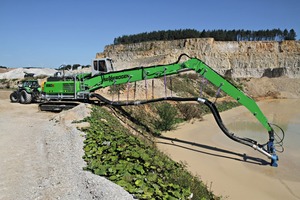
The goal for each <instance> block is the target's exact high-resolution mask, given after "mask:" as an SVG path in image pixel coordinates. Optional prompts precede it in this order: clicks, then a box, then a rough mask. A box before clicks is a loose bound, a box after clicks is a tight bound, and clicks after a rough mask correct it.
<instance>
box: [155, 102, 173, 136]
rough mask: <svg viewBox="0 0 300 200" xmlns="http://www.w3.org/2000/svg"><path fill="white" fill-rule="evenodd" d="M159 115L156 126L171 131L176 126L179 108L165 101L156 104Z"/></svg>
mask: <svg viewBox="0 0 300 200" xmlns="http://www.w3.org/2000/svg"><path fill="white" fill-rule="evenodd" d="M156 111H157V114H158V116H159V118H158V119H155V120H154V126H155V127H156V129H158V130H160V131H169V130H173V129H174V128H175V124H176V121H177V119H176V116H177V110H176V109H175V108H174V107H173V106H172V105H171V104H169V103H166V102H163V103H161V104H158V105H157V106H156Z"/></svg>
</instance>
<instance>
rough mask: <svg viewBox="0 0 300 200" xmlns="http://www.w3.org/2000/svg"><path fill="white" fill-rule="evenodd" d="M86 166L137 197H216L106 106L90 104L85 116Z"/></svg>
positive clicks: (182, 166)
mask: <svg viewBox="0 0 300 200" xmlns="http://www.w3.org/2000/svg"><path fill="white" fill-rule="evenodd" d="M86 120H87V121H88V122H89V123H90V127H89V128H87V129H86V130H85V131H86V140H85V142H84V143H85V146H84V150H85V156H84V160H85V161H86V162H87V167H86V170H89V171H91V172H93V173H95V174H97V175H100V176H105V177H107V178H108V179H109V180H111V181H113V182H115V183H117V184H118V185H120V186H122V187H123V188H124V189H125V190H127V191H128V192H130V193H131V194H133V195H134V196H135V197H136V198H138V199H187V197H188V196H189V195H190V194H191V193H193V196H194V197H193V199H218V198H217V197H215V196H214V195H213V194H212V192H210V191H208V189H207V186H206V185H204V184H203V183H202V182H201V180H200V178H199V177H195V176H192V175H191V174H190V173H189V172H188V171H187V170H186V169H185V166H184V165H183V164H181V163H177V162H174V161H172V160H171V159H170V158H168V157H167V156H166V155H164V154H163V153H161V152H160V151H158V150H157V149H156V148H155V146H153V145H152V144H150V143H149V142H147V141H145V140H143V139H141V138H139V137H137V136H133V135H132V134H131V133H130V132H129V130H128V129H126V128H124V127H123V126H122V125H121V124H120V122H119V121H118V120H117V119H116V118H114V117H113V116H112V115H111V114H110V113H109V112H108V111H107V110H106V109H105V108H103V107H93V111H92V113H91V117H89V118H87V119H86Z"/></svg>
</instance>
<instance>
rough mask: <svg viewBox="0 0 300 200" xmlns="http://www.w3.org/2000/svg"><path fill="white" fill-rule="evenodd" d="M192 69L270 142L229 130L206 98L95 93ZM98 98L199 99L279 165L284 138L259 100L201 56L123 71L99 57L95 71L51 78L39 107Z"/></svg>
mask: <svg viewBox="0 0 300 200" xmlns="http://www.w3.org/2000/svg"><path fill="white" fill-rule="evenodd" d="M183 56H186V57H187V59H186V60H185V61H183V62H181V61H180V60H181V58H182V57H183ZM190 70H193V71H195V72H196V73H198V74H199V75H200V76H202V77H204V78H205V79H207V80H208V81H210V82H211V83H212V84H214V85H215V86H216V87H217V88H218V90H222V91H224V92H225V93H226V94H228V95H229V96H231V97H232V98H234V99H235V100H236V101H238V102H239V103H240V104H242V105H243V106H245V107H246V108H247V109H248V110H249V111H250V112H251V113H252V114H253V115H254V116H255V117H256V119H257V120H258V121H259V122H260V123H261V124H262V126H263V127H264V128H265V130H266V131H267V132H268V141H267V142H266V143H264V144H259V143H258V142H257V141H255V140H253V139H250V138H242V137H238V136H236V135H235V134H234V133H231V132H229V130H228V129H227V128H226V127H225V125H224V123H223V121H222V119H221V116H220V114H219V112H218V110H217V108H216V106H215V104H214V103H213V102H211V101H210V100H208V99H206V98H202V97H193V98H181V97H167V96H165V97H163V98H157V99H150V100H148V99H146V100H139V101H137V100H134V101H128V100H127V101H113V100H112V101H111V100H109V99H107V98H105V97H104V96H102V95H100V94H97V93H95V91H96V90H98V89H100V88H105V87H108V86H114V85H120V84H129V83H131V82H136V81H141V80H144V81H147V80H149V79H155V78H160V77H164V80H165V81H166V77H167V76H170V75H174V74H179V73H182V72H186V71H190ZM165 83H166V82H165ZM95 98H96V99H98V100H100V101H101V102H104V103H106V104H110V105H112V106H130V105H141V104H146V103H152V102H158V101H165V100H169V101H195V102H199V103H203V104H205V105H206V106H208V107H209V109H210V110H211V112H212V114H213V116H214V118H215V120H216V122H217V124H218V126H219V127H220V129H221V130H222V131H223V132H224V134H225V135H226V136H228V137H229V138H230V139H232V140H234V141H236V142H238V143H241V144H243V145H246V146H249V147H252V148H253V149H255V150H257V151H259V152H260V153H262V154H264V155H265V156H267V157H268V158H269V159H271V162H270V164H271V166H274V167H276V166H277V165H278V164H277V161H278V156H277V154H276V148H275V146H276V145H277V144H280V145H282V140H283V138H282V139H280V141H276V139H277V136H278V135H277V134H276V133H275V132H274V129H273V126H272V125H271V124H270V123H269V122H268V120H267V118H266V117H265V115H264V114H263V113H262V111H261V110H260V108H259V107H258V105H257V104H256V102H255V101H254V100H253V99H252V98H250V97H249V96H247V95H246V94H245V93H244V92H242V91H241V90H240V89H238V88H236V87H235V86H234V85H233V84H232V83H230V82H229V81H227V80H226V79H225V78H223V77H222V76H221V75H220V74H218V73H217V72H216V71H214V70H213V69H212V68H210V67H209V66H208V65H206V64H205V63H204V62H203V61H201V60H199V59H197V58H191V57H189V56H188V55H186V54H182V55H180V57H179V58H178V60H177V61H176V62H175V63H172V64H166V65H156V66H149V67H135V68H129V69H124V70H119V71H115V70H114V68H113V64H112V60H111V59H109V58H103V59H96V60H93V63H92V72H91V73H82V74H78V75H75V76H73V77H49V78H48V80H47V81H46V82H45V83H44V84H43V86H42V96H41V99H42V100H43V101H44V103H41V104H40V105H39V107H40V110H48V111H60V110H62V109H68V108H71V107H74V106H76V105H77V104H76V103H75V102H76V101H85V102H90V101H91V99H95ZM276 127H277V126H276ZM279 129H280V130H281V131H282V135H283V136H284V132H283V130H282V129H281V128H279ZM275 136H276V138H275Z"/></svg>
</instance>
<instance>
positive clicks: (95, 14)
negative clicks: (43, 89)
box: [0, 0, 300, 68]
mask: <svg viewBox="0 0 300 200" xmlns="http://www.w3.org/2000/svg"><path fill="white" fill-rule="evenodd" d="M299 11H300V1H299V0H285V1H282V0H280V1H279V0H251V1H243V0H205V1H202V0H186V1H183V0H181V1H180V0H0V65H2V66H7V67H24V66H32V67H53V68H56V67H58V66H60V65H61V64H77V63H78V64H83V65H86V64H90V63H91V60H92V59H93V58H94V57H95V55H96V53H97V52H101V51H103V50H104V47H105V46H106V45H109V44H112V43H113V40H114V38H116V37H119V36H122V35H129V34H136V33H141V32H150V31H157V30H174V29H187V28H191V29H197V30H201V31H202V30H203V29H206V30H213V29H227V30H231V29H248V30H259V29H273V28H280V29H282V30H283V29H285V28H287V29H288V30H289V29H291V28H293V29H294V30H295V31H296V33H297V39H299V38H300V37H299V36H300V14H299V13H300V12H299Z"/></svg>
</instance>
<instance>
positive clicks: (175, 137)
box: [157, 99, 300, 200]
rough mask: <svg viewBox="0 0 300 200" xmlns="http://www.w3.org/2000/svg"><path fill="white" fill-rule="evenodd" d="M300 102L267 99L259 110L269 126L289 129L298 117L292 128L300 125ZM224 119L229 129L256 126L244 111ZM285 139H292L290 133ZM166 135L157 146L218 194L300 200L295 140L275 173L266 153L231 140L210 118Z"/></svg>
mask: <svg viewBox="0 0 300 200" xmlns="http://www.w3.org/2000/svg"><path fill="white" fill-rule="evenodd" d="M299 103H300V100H299V99H293V100H268V101H264V102H260V103H259V106H260V107H261V109H262V110H263V112H264V113H265V114H266V116H267V118H268V119H269V120H270V121H277V122H278V121H279V122H281V123H283V124H284V123H286V122H287V120H288V119H292V118H293V117H294V119H293V120H296V121H294V122H293V123H295V124H300V115H299V113H300V107H299ZM221 116H222V118H223V121H224V122H225V124H228V122H229V124H230V123H231V125H230V126H229V127H232V124H235V123H236V124H238V123H239V121H242V120H246V122H247V123H252V122H253V121H256V119H255V118H254V117H253V116H251V114H250V113H249V112H248V111H247V110H246V109H245V108H244V107H238V108H235V109H232V110H229V111H226V112H223V113H222V114H221ZM247 120H249V121H247ZM258 125H260V124H258ZM258 131H260V130H259V129H258ZM294 131H295V133H296V132H297V130H294ZM262 133H263V132H262ZM235 134H237V135H238V134H239V132H235ZM286 134H287V136H286V137H288V136H289V135H288V134H289V133H286ZM163 136H165V137H168V138H169V139H158V141H157V145H158V147H159V148H160V149H161V150H162V151H164V152H166V153H167V154H169V155H170V156H171V158H173V159H174V160H176V161H183V162H185V163H187V166H188V169H189V170H190V171H191V172H193V173H194V174H198V175H199V176H200V177H201V179H202V180H203V181H204V182H205V183H206V184H207V185H208V186H209V187H211V190H213V191H214V193H215V194H217V195H221V196H223V197H227V198H228V199H245V200H247V199H249V200H250V199H251V200H253V199H264V200H268V199H270V200H271V199H272V200H274V199H278V200H279V199H300V171H299V168H300V162H299V147H298V143H297V142H293V139H291V138H290V139H289V142H290V143H286V145H285V152H284V153H282V154H279V159H280V160H279V167H277V168H275V167H270V166H269V165H268V163H267V162H269V159H268V158H266V157H265V156H263V155H262V154H260V153H258V152H257V151H255V150H253V149H251V148H249V147H247V146H244V145H241V144H238V143H236V142H234V141H232V140H230V139H229V138H227V137H226V136H225V135H224V134H223V133H222V132H221V130H220V129H219V128H218V127H217V124H216V123H215V121H214V119H213V116H211V115H207V116H204V121H202V122H195V123H193V124H191V123H188V124H183V125H181V126H180V127H179V128H178V129H177V130H175V131H171V132H167V133H164V134H163ZM245 155H246V158H247V159H246V161H245V160H244V158H245Z"/></svg>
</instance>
